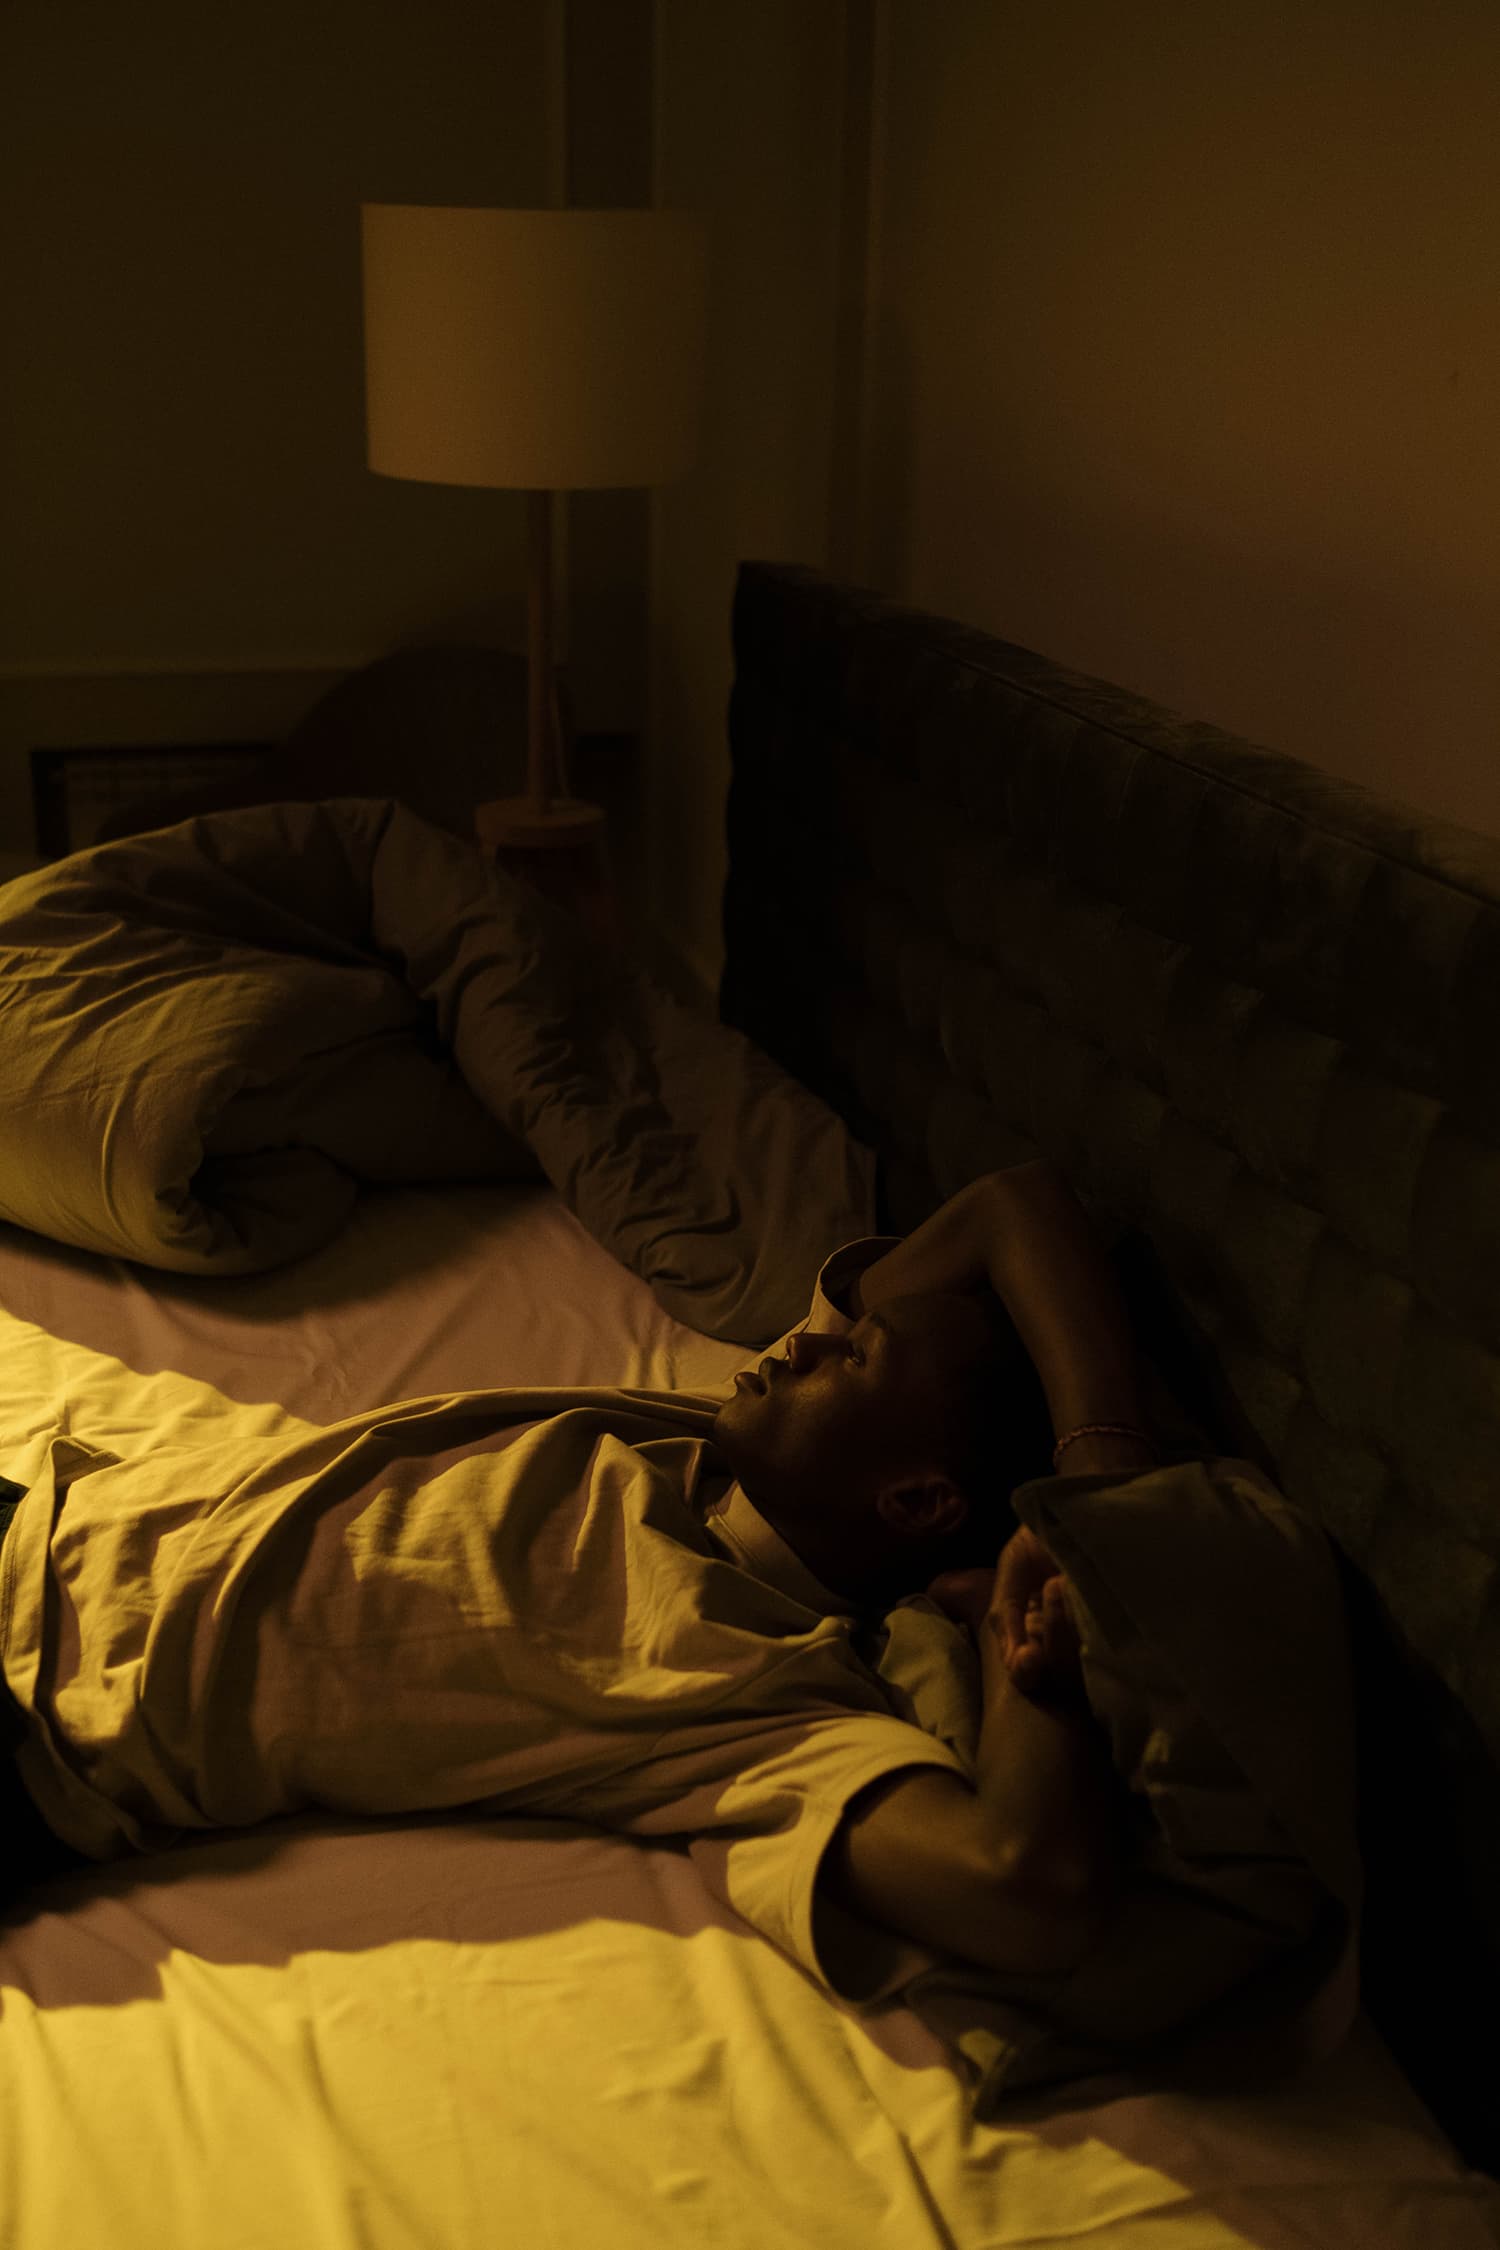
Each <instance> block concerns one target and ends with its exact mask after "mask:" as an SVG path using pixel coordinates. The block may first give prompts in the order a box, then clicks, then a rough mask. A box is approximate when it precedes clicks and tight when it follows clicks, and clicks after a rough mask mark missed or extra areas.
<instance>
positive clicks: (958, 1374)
mask: <svg viewBox="0 0 1500 2250" xmlns="http://www.w3.org/2000/svg"><path fill="white" fill-rule="evenodd" d="M987 1347H988V1334H987V1331H986V1328H985V1323H984V1316H983V1314H982V1313H981V1311H980V1309H979V1307H978V1306H977V1305H975V1304H974V1303H973V1302H972V1301H971V1300H968V1299H966V1298H963V1297H957V1296H955V1297H949V1296H936V1295H934V1296H922V1297H898V1298H894V1299H892V1300H891V1301H890V1302H889V1303H888V1304H886V1305H884V1306H882V1307H881V1309H880V1311H879V1312H872V1313H867V1314H866V1315H865V1317H864V1318H863V1319H862V1320H860V1321H858V1322H856V1323H855V1325H854V1327H853V1328H852V1329H851V1330H850V1331H849V1333H848V1334H847V1335H842V1336H816V1335H810V1334H808V1333H806V1332H805V1331H804V1332H801V1333H799V1334H797V1335H794V1336H792V1337H791V1338H790V1339H789V1340H788V1343H787V1346H786V1356H785V1358H780V1357H778V1358H774V1359H764V1360H762V1361H761V1362H760V1366H759V1369H758V1371H757V1372H754V1373H751V1372H748V1371H742V1372H741V1373H740V1374H738V1375H737V1376H736V1377H735V1379H734V1382H735V1388H734V1395H733V1397H732V1398H730V1399H729V1400H728V1401H726V1403H725V1404H724V1405H723V1406H721V1407H720V1408H719V1411H718V1413H717V1415H716V1416H715V1418H714V1437H715V1439H716V1441H717V1442H718V1445H719V1447H720V1449H721V1450H722V1452H723V1453H724V1455H725V1457H726V1458H727V1460H728V1461H729V1464H730V1467H731V1469H732V1471H733V1473H734V1475H735V1477H736V1478H737V1479H738V1481H739V1483H740V1484H741V1485H742V1486H743V1488H744V1490H745V1492H746V1493H747V1494H748V1496H749V1498H750V1499H751V1501H752V1502H753V1503H754V1504H755V1506H756V1507H757V1508H759V1509H760V1511H761V1513H762V1514H763V1515H765V1516H766V1517H767V1519H768V1520H769V1521H770V1522H771V1523H772V1524H773V1525H774V1526H775V1528H776V1529H777V1530H778V1531H780V1532H781V1533H782V1535H783V1537H785V1538H787V1539H788V1541H789V1543H790V1544H791V1545H792V1546H793V1547H795V1548H796V1549H797V1551H798V1552H799V1553H802V1554H804V1558H805V1555H806V1548H805V1545H804V1543H803V1541H802V1540H800V1539H799V1537H798V1536H797V1534H798V1532H799V1531H802V1530H806V1529H807V1528H809V1527H812V1528H813V1529H814V1530H822V1531H831V1530H833V1529H834V1527H835V1525H842V1526H844V1527H846V1528H850V1529H856V1528H857V1527H858V1526H859V1524H860V1523H861V1522H863V1523H865V1524H866V1525H867V1526H869V1524H870V1517H871V1510H872V1506H873V1500H874V1496H875V1494H877V1493H878V1492H879V1490H880V1489H881V1487H882V1485H883V1484H887V1483H890V1482H893V1481H896V1480H898V1479H900V1478H902V1477H905V1476H908V1475H911V1474H914V1473H920V1472H921V1470H923V1469H924V1468H926V1467H928V1466H929V1465H930V1456H931V1453H932V1450H933V1446H934V1441H935V1440H936V1439H937V1438H938V1437H939V1436H940V1434H941V1431H942V1426H943V1423H944V1420H945V1417H947V1415H948V1414H949V1413H950V1412H951V1410H952V1404H953V1401H954V1398H955V1394H956V1391H957V1389H958V1387H959V1386H960V1385H961V1384H963V1383H965V1382H967V1381H971V1380H973V1370H974V1369H975V1366H976V1364H977V1363H979V1362H980V1361H981V1360H982V1358H983V1356H984V1355H985V1353H986V1351H987Z"/></svg>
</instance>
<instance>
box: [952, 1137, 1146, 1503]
mask: <svg viewBox="0 0 1500 2250" xmlns="http://www.w3.org/2000/svg"><path fill="white" fill-rule="evenodd" d="M990 1185H991V1201H990V1229H991V1232H990V1252H989V1259H988V1272H989V1277H990V1286H991V1287H992V1288H993V1289H994V1291H995V1294H996V1295H997V1296H998V1297H999V1298H1000V1301H1001V1303H1002V1304H1003V1305H1004V1306H1005V1309H1006V1311H1007V1312H1008V1313H1009V1315H1010V1317H1011V1320H1012V1321H1013V1322H1014V1324H1015V1328H1016V1332H1017V1334H1018V1335H1019V1337H1020V1339H1021V1342H1022V1344H1023V1345H1024V1346H1025V1349H1026V1352H1027V1354H1028V1356H1029V1358H1030V1360H1031V1363H1032V1365H1033V1366H1034V1367H1035V1369H1036V1371H1037V1375H1038V1377H1039V1378H1040V1381H1041V1384H1042V1389H1043V1391H1044V1392H1045V1394H1046V1399H1047V1406H1048V1410H1049V1412H1050V1414H1051V1417H1052V1427H1053V1429H1054V1431H1055V1432H1056V1434H1057V1435H1058V1436H1059V1437H1066V1436H1067V1434H1068V1432H1069V1431H1070V1430H1076V1429H1081V1428H1084V1427H1086V1426H1087V1425H1089V1424H1091V1423H1096V1422H1104V1423H1118V1424H1123V1425H1125V1426H1126V1427H1129V1428H1133V1429H1137V1430H1143V1431H1145V1432H1146V1442H1145V1443H1142V1442H1141V1441H1139V1440H1137V1439H1134V1438H1122V1437H1083V1438H1075V1439H1074V1441H1073V1443H1072V1444H1071V1445H1070V1446H1069V1447H1068V1449H1067V1451H1066V1452H1065V1453H1064V1454H1063V1456H1062V1459H1061V1460H1060V1461H1059V1463H1058V1469H1059V1472H1060V1473H1061V1474H1063V1475H1066V1476H1077V1475H1087V1474H1090V1473H1093V1472H1095V1471H1100V1472H1106V1471H1112V1470H1122V1471H1124V1472H1126V1473H1127V1474H1128V1473H1131V1472H1133V1471H1136V1470H1140V1469H1149V1468H1154V1467H1155V1466H1157V1464H1158V1461H1159V1455H1158V1453H1157V1450H1156V1447H1155V1445H1154V1443H1152V1442H1151V1440H1152V1438H1153V1436H1154V1433H1153V1432H1152V1430H1151V1425H1150V1423H1149V1422H1148V1421H1147V1420H1146V1409H1145V1403H1144V1399H1143V1396H1142V1390H1141V1381H1140V1368H1139V1362H1138V1359H1137V1355H1136V1349H1135V1343H1134V1339H1133V1337H1132V1334H1131V1328H1130V1316H1129V1313H1128V1311H1127V1309H1126V1305H1125V1300H1124V1297H1123V1295H1122V1293H1121V1290H1120V1285H1119V1281H1118V1280H1117V1278H1116V1275H1115V1270H1114V1267H1113V1265H1112V1264H1111V1262H1110V1259H1109V1256H1108V1254H1107V1252H1106V1250H1105V1248H1104V1244H1103V1242H1102V1240H1101V1239H1100V1236H1099V1234H1098V1232H1097V1230H1096V1229H1095V1227H1094V1225H1093V1222H1092V1221H1091V1220H1090V1218H1089V1216H1088V1213H1087V1212H1086V1211H1085V1210H1084V1208H1083V1206H1082V1204H1081V1203H1080V1202H1079V1201H1078V1198H1077V1197H1076V1196H1075V1195H1074V1193H1073V1191H1072V1189H1071V1188H1070V1187H1069V1186H1068V1184H1067V1181H1066V1180H1065V1179H1063V1178H1062V1177H1061V1175H1060V1174H1058V1173H1056V1172H1055V1171H1054V1170H1052V1169H1051V1168H1050V1167H1041V1166H1039V1167H1031V1166H1027V1167H1023V1168H1020V1169H1019V1170H1018V1172H1017V1173H1015V1174H1008V1173H997V1174H993V1175H991V1181H990Z"/></svg>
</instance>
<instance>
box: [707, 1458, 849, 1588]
mask: <svg viewBox="0 0 1500 2250" xmlns="http://www.w3.org/2000/svg"><path fill="white" fill-rule="evenodd" d="M703 1528H704V1529H705V1531H706V1532H707V1533H708V1536H709V1538H710V1539H711V1540H712V1541H713V1542H714V1545H715V1546H716V1547H717V1548H718V1549H719V1550H720V1552H721V1553H722V1554H724V1555H725V1556H727V1557H728V1559H729V1561H730V1562H732V1563H738V1565H739V1566H740V1568H741V1569H742V1570H748V1571H749V1573H750V1575H751V1577H752V1578H759V1579H761V1580H763V1581H764V1583H765V1584H766V1585H768V1586H774V1587H775V1588H776V1591H777V1592H778V1593H779V1594H786V1595H788V1596H789V1597H790V1599H791V1600H792V1601H794V1602H800V1603H801V1604H802V1606H803V1608H804V1609H813V1610H816V1611H817V1612H818V1614H819V1615H820V1616H821V1617H856V1616H857V1615H858V1612H857V1610H856V1609H855V1607H854V1605H853V1603H852V1602H850V1601H847V1600H846V1599H845V1598H844V1596H843V1595H842V1594H835V1593H831V1592H830V1591H829V1589H828V1587H826V1586H825V1585H823V1584H822V1582H821V1580H819V1579H817V1578H815V1577H814V1576H813V1574H812V1572H811V1571H810V1570H809V1569H808V1567H807V1565H806V1563H805V1562H804V1561H803V1560H802V1558H801V1556H800V1555H798V1554H795V1553H794V1552H793V1550H792V1549H791V1548H790V1547H789V1546H788V1545H787V1543H786V1541H785V1540H784V1539H783V1538H782V1536H781V1534H780V1533H779V1532H778V1531H774V1530H773V1529H772V1528H771V1526H770V1524H768V1523H767V1521H766V1519H765V1517H764V1516H763V1515H762V1514H761V1512H760V1510H759V1509H758V1508H757V1507H756V1506H755V1504H754V1503H753V1501H752V1500H751V1499H750V1497H749V1495H748V1493H747V1492H746V1491H745V1489H744V1487H743V1486H742V1485H740V1484H738V1483H736V1482H735V1481H734V1480H733V1479H731V1480H730V1482H729V1484H728V1486H727V1487H726V1488H725V1491H724V1495H723V1498H722V1499H720V1500H717V1501H714V1502H712V1503H711V1504H710V1506H709V1508H708V1511H707V1513H706V1514H705V1516H704V1519H703Z"/></svg>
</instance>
